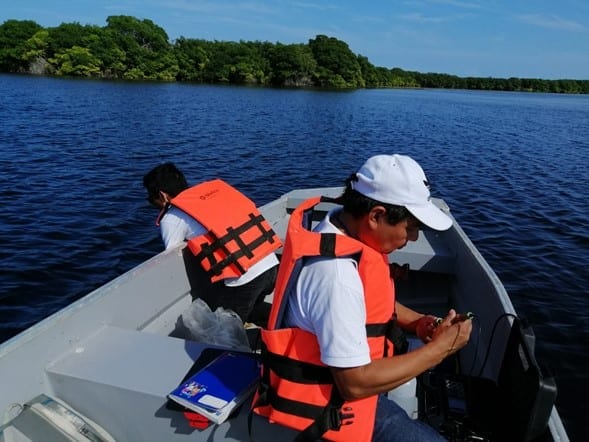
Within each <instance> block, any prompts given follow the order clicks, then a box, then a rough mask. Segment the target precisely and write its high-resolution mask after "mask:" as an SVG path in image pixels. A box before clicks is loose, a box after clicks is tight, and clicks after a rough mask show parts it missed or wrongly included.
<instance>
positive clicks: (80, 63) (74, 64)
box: [51, 46, 101, 77]
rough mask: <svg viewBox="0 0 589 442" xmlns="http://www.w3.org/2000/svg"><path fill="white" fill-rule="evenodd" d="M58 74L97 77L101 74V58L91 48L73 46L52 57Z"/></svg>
mask: <svg viewBox="0 0 589 442" xmlns="http://www.w3.org/2000/svg"><path fill="white" fill-rule="evenodd" d="M51 62H52V63H53V64H54V66H55V68H56V71H55V73H56V74H57V75H71V76H80V77H96V76H99V75H100V64H101V63H100V59H99V58H98V57H96V56H95V55H93V54H92V52H91V51H90V49H88V48H82V47H80V46H72V47H71V48H69V49H65V50H63V51H62V52H59V53H57V54H55V58H54V59H51Z"/></svg>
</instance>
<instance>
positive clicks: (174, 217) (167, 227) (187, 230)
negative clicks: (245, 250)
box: [160, 207, 278, 286]
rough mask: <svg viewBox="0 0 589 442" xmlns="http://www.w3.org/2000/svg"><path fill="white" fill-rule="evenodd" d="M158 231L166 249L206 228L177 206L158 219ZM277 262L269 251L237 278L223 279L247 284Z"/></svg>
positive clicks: (231, 282) (198, 234)
mask: <svg viewBox="0 0 589 442" xmlns="http://www.w3.org/2000/svg"><path fill="white" fill-rule="evenodd" d="M160 232H161V234H162V239H163V241H164V245H165V247H166V250H168V249H171V248H172V247H175V246H177V245H178V244H180V243H182V242H184V241H187V240H190V239H192V238H194V237H196V236H200V235H202V234H204V233H206V232H207V229H206V228H205V227H204V226H203V225H202V224H201V223H199V222H198V221H197V220H195V219H194V218H193V217H191V216H190V215H188V214H187V213H186V212H184V211H182V210H180V209H178V208H177V207H170V209H169V210H168V211H167V212H166V214H165V215H164V216H163V218H162V219H161V221H160ZM277 264H278V258H277V257H276V254H274V253H270V254H269V255H267V256H265V257H264V258H262V259H261V260H260V261H258V262H257V263H255V264H254V265H252V266H251V267H250V269H249V270H248V271H247V272H245V273H244V274H243V275H241V276H240V277H239V278H228V279H225V280H224V283H225V285H228V286H239V285H244V284H247V283H248V282H250V281H252V280H253V279H255V278H256V277H257V276H259V275H261V274H262V273H264V272H265V271H266V270H268V269H271V268H272V267H274V266H275V265H277Z"/></svg>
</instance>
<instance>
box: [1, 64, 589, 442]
mask: <svg viewBox="0 0 589 442" xmlns="http://www.w3.org/2000/svg"><path fill="white" fill-rule="evenodd" d="M0 152H1V156H0V171H1V172H0V191H1V195H2V196H1V198H2V206H3V207H2V221H1V222H0V244H1V246H2V247H0V272H2V273H1V274H2V278H1V279H0V341H2V340H4V339H7V338H9V337H10V336H12V335H14V334H15V333H17V332H18V331H20V330H22V329H23V328H25V327H27V326H29V325H31V324H33V323H35V322H37V321H38V320H39V319H41V318H43V317H46V316H47V315H49V314H51V313H53V312H55V311H56V310H58V309H60V308H61V307H63V306H65V305H67V304H68V303H70V302H71V301H73V300H74V299H76V298H78V297H80V296H81V295H83V294H85V293H88V292H89V291H90V290H92V289H94V288H96V287H98V286H99V285H101V284H103V283H105V282H107V281H108V280H110V279H112V278H113V277H115V276H117V275H120V274H121V273H122V272H124V271H126V270H128V269H130V268H132V267H133V266H135V265H136V264H138V263H140V262H141V261H143V260H145V259H146V258H148V257H150V256H152V255H154V254H155V253H157V252H159V251H161V249H162V245H161V243H160V239H159V236H158V231H157V230H156V228H155V226H154V224H153V223H154V217H155V215H156V214H155V213H154V211H153V209H151V208H150V207H148V205H147V202H146V200H145V194H144V191H143V188H142V184H141V180H142V177H143V174H144V173H145V172H147V171H148V170H149V169H150V168H151V167H153V166H154V165H156V164H158V163H160V162H163V161H168V160H171V161H174V162H176V163H177V164H178V166H179V167H180V168H181V169H183V170H184V172H185V174H186V176H187V177H188V178H189V180H190V181H192V182H198V181H201V180H204V179H208V178H213V177H222V178H224V179H225V180H227V181H228V182H230V183H232V184H233V185H235V186H237V187H238V188H239V189H241V190H242V191H244V192H245V193H246V194H248V195H249V196H250V197H251V198H252V199H254V200H255V201H256V202H257V203H259V204H261V203H265V202H268V201H270V200H271V199H274V198H276V197H277V196H279V195H280V194H282V193H284V192H285V191H288V190H290V189H292V188H297V187H312V186H337V185H341V184H342V183H343V180H344V178H345V177H347V176H348V175H349V174H350V173H352V172H353V171H355V170H356V169H357V167H358V166H359V165H360V164H361V163H362V162H363V161H364V160H365V159H366V158H368V157H369V156H370V155H372V154H376V153H394V152H399V153H405V154H409V155H411V156H413V157H414V158H415V159H417V160H418V161H419V162H420V163H421V164H422V166H423V167H424V169H425V170H426V172H427V174H428V177H429V178H430V182H431V183H432V188H433V193H434V194H435V195H436V196H443V197H444V199H445V200H446V201H447V202H448V203H449V204H450V206H451V207H452V210H453V213H454V215H455V216H456V218H457V219H458V220H459V222H460V223H461V225H462V226H463V228H464V229H465V230H466V231H467V233H468V234H469V235H470V236H471V238H472V239H473V241H474V242H475V244H476V245H477V247H478V248H479V250H480V251H481V253H482V254H483V255H484V256H485V258H486V259H487V260H488V261H489V263H490V264H491V266H492V267H493V268H494V269H495V270H496V271H497V273H498V275H499V276H500V278H501V279H502V280H503V282H504V284H505V286H506V288H507V290H508V291H509V293H510V294H511V297H512V300H513V302H514V304H515V306H516V309H517V310H518V312H519V313H520V314H522V315H524V316H526V317H527V318H528V319H529V320H530V321H531V323H532V324H533V326H534V329H535V331H536V334H537V336H538V341H539V343H540V346H539V348H538V350H537V356H538V357H539V358H540V359H541V360H543V361H544V362H545V363H546V364H547V365H549V367H550V368H551V369H552V371H553V372H554V373H555V374H556V376H557V382H558V386H559V396H558V405H559V410H560V413H561V416H562V417H563V418H564V420H565V423H566V424H567V426H568V430H569V433H570V435H571V438H572V439H573V440H575V438H576V436H578V437H579V438H581V435H582V434H585V435H586V433H584V431H585V430H584V426H583V419H584V415H583V414H582V413H583V411H582V410H583V409H584V408H585V407H583V406H580V405H585V406H587V405H588V404H587V402H588V401H587V397H589V382H588V381H589V370H588V367H589V297H588V296H587V287H589V271H588V270H587V268H588V266H589V252H588V250H589V222H588V215H589V204H588V202H587V198H586V186H587V184H588V183H589V96H564V95H544V94H521V93H495V92H466V91H436V90H361V91H355V92H339V93H337V92H317V91H299V90H292V91H291V90H272V89H257V88H237V87H213V86H201V85H187V84H151V83H116V82H98V81H76V80H60V79H49V78H35V77H20V76H6V75H0ZM582 402H584V404H582Z"/></svg>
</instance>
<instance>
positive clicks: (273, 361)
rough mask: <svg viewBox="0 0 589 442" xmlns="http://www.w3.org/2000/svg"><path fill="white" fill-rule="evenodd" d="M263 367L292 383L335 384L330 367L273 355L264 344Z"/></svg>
mask: <svg viewBox="0 0 589 442" xmlns="http://www.w3.org/2000/svg"><path fill="white" fill-rule="evenodd" d="M262 365H263V366H264V367H269V368H271V369H272V371H273V372H274V373H276V375H277V376H278V377H280V378H282V379H286V380H287V381H290V382H296V383H298V384H307V385H308V384H333V383H334V381H333V376H332V374H331V371H330V370H329V368H328V367H326V366H323V365H315V364H310V363H308V362H302V361H297V360H294V359H291V358H288V357H286V356H283V355H279V354H276V353H271V352H269V351H268V349H267V348H266V346H265V345H264V344H262Z"/></svg>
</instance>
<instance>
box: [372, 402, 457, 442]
mask: <svg viewBox="0 0 589 442" xmlns="http://www.w3.org/2000/svg"><path fill="white" fill-rule="evenodd" d="M372 440H373V441H375V442H385V441H387V442H388V441H392V442H424V441H425V442H427V441H445V440H446V439H444V438H443V437H442V435H440V434H439V433H438V432H437V431H436V430H434V429H433V428H432V427H430V426H429V425H427V424H425V423H423V422H421V421H418V420H413V419H411V418H410V417H409V416H407V413H406V412H405V410H403V409H402V408H401V407H399V406H398V405H397V404H396V403H395V402H393V401H391V400H389V399H388V398H387V397H386V395H379V396H378V402H377V405H376V420H375V422H374V433H373V435H372Z"/></svg>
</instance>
